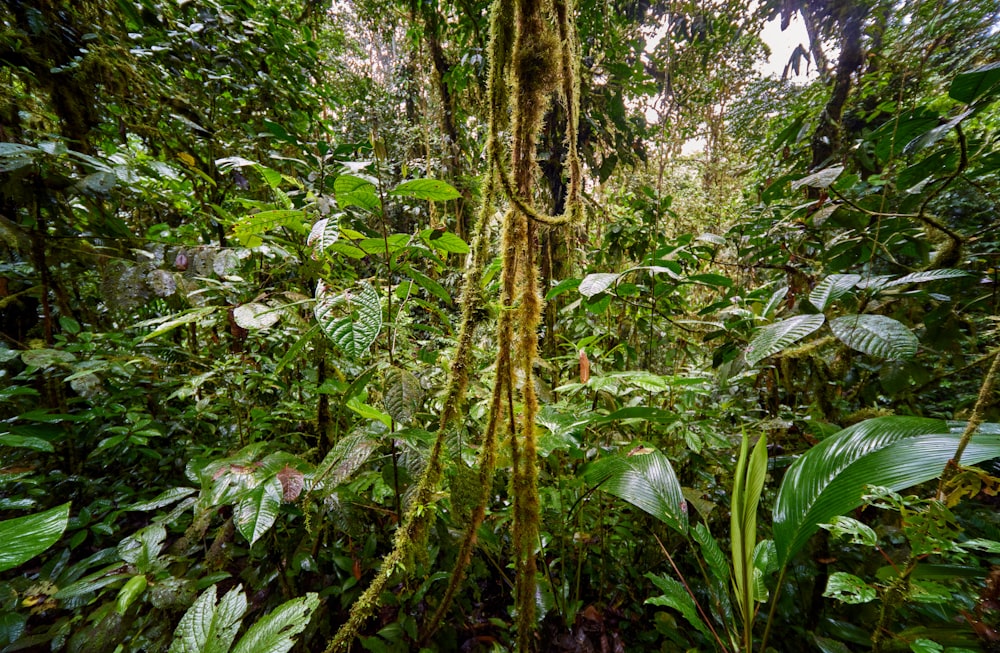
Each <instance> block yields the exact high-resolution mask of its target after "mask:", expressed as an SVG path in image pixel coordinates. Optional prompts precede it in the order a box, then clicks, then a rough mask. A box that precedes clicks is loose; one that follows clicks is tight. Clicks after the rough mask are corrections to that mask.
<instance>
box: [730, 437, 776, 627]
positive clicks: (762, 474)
mask: <svg viewBox="0 0 1000 653" xmlns="http://www.w3.org/2000/svg"><path fill="white" fill-rule="evenodd" d="M749 448H750V439H749V438H748V437H747V435H746V433H744V434H743V442H742V444H741V445H740V454H739V458H738V459H737V464H736V476H735V481H734V484H733V498H732V511H731V513H730V533H731V536H732V540H733V544H732V546H733V551H732V554H733V584H734V586H735V588H736V600H737V603H738V604H739V606H740V608H741V610H742V613H743V619H744V622H745V623H747V624H748V623H749V620H750V619H751V614H752V610H753V607H752V606H753V600H754V596H755V594H757V592H756V590H755V585H756V583H755V582H754V564H753V562H754V551H755V549H756V546H757V506H758V504H759V503H760V495H761V493H762V492H763V491H764V479H765V478H766V476H767V443H766V438H765V437H764V436H761V437H760V438H758V440H757V444H756V445H755V446H754V448H753V452H752V453H749V455H748V451H749Z"/></svg>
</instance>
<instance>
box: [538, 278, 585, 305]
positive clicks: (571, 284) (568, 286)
mask: <svg viewBox="0 0 1000 653" xmlns="http://www.w3.org/2000/svg"><path fill="white" fill-rule="evenodd" d="M579 287H580V279H563V280H562V281H560V282H559V283H557V284H556V285H554V286H552V288H551V289H549V291H548V292H547V293H545V301H551V300H553V299H555V298H556V297H558V296H559V295H561V294H563V293H564V292H566V291H569V290H575V289H576V288H579Z"/></svg>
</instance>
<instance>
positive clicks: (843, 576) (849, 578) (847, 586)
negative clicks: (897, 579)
mask: <svg viewBox="0 0 1000 653" xmlns="http://www.w3.org/2000/svg"><path fill="white" fill-rule="evenodd" d="M876 594H877V592H876V591H875V588H874V587H872V586H871V585H869V584H868V583H866V582H865V581H863V580H861V579H860V578H858V577H857V576H855V575H853V574H848V573H847V572H843V571H835V572H833V573H832V574H830V577H829V579H827V581H826V590H825V591H824V592H823V596H825V597H827V598H828V599H837V600H838V601H843V602H844V603H850V604H857V603H868V602H869V601H874V600H875V596H876Z"/></svg>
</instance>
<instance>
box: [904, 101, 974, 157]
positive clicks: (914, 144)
mask: <svg viewBox="0 0 1000 653" xmlns="http://www.w3.org/2000/svg"><path fill="white" fill-rule="evenodd" d="M973 112H974V109H966V110H965V111H963V112H962V113H960V114H958V115H957V116H955V117H954V118H952V119H951V120H949V121H948V122H946V123H944V124H943V125H938V126H937V127H934V128H933V129H930V130H928V131H927V132H925V133H923V134H921V135H920V136H917V137H916V138H914V139H913V140H912V141H910V142H909V143H907V144H906V147H904V148H903V153H904V154H913V153H915V152H919V151H920V150H922V149H924V148H927V147H930V146H931V145H934V144H935V143H937V142H938V141H940V140H941V139H942V138H944V137H945V136H947V135H948V133H949V132H950V131H951V130H953V129H954V128H955V126H956V125H958V124H959V123H961V122H962V121H963V120H965V119H966V118H968V117H969V116H970V115H972V113H973Z"/></svg>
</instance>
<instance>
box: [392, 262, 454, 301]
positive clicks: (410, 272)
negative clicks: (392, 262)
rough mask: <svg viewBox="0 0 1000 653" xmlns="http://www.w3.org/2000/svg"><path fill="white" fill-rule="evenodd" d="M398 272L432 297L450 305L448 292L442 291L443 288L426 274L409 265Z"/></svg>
mask: <svg viewBox="0 0 1000 653" xmlns="http://www.w3.org/2000/svg"><path fill="white" fill-rule="evenodd" d="M400 272H402V273H404V274H405V275H406V276H408V277H410V278H411V279H413V281H414V282H415V283H416V284H417V285H418V286H420V287H421V288H423V289H424V290H426V291H427V292H429V293H430V294H432V295H434V296H435V297H437V298H438V299H440V300H441V301H442V302H444V303H445V304H448V305H451V295H450V294H448V291H447V290H445V289H444V286H442V285H441V284H439V283H438V282H437V281H434V280H433V279H431V278H430V277H428V276H427V275H426V274H424V273H423V272H420V271H419V270H416V269H414V268H413V266H410V265H404V266H403V267H402V268H400Z"/></svg>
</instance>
